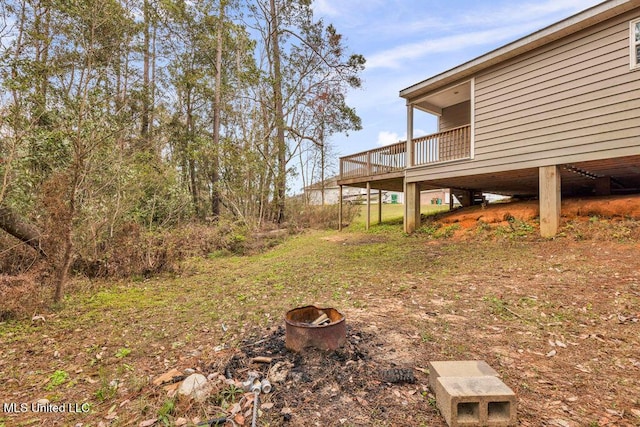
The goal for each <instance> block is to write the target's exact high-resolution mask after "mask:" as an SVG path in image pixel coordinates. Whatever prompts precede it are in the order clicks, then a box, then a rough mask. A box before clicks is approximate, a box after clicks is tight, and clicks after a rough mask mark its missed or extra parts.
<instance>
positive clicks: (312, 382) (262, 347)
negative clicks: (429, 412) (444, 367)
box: [224, 326, 416, 425]
mask: <svg viewBox="0 0 640 427" xmlns="http://www.w3.org/2000/svg"><path fill="white" fill-rule="evenodd" d="M346 335H347V336H346V342H345V345H344V346H342V347H340V348H338V349H337V350H334V351H322V350H317V349H313V348H306V349H304V350H303V351H301V352H298V353H296V352H292V351H290V350H288V349H287V348H286V347H285V330H284V328H283V327H278V328H277V329H276V330H275V331H273V332H271V333H270V334H267V335H262V336H257V337H255V338H252V339H246V340H244V341H243V342H242V343H241V345H240V347H239V350H238V351H237V352H236V353H235V354H234V355H233V356H232V357H231V358H230V359H229V361H228V363H227V364H226V366H225V367H224V375H225V376H226V377H227V378H229V379H235V380H241V379H245V378H247V376H248V375H249V373H250V372H258V373H259V374H260V375H261V376H262V377H263V378H268V379H269V380H270V381H271V384H272V385H273V391H272V393H270V394H269V395H264V396H263V397H262V401H263V402H267V403H268V408H269V410H268V411H264V413H263V415H262V417H261V418H260V419H261V422H263V423H268V424H267V425H281V424H284V423H286V424H287V425H312V424H313V423H311V422H310V421H312V420H313V419H314V418H318V419H319V420H322V419H324V420H334V421H336V422H338V420H336V419H335V418H336V417H338V414H342V415H340V416H342V417H344V414H349V418H348V420H347V421H348V422H350V423H354V422H355V423H356V424H357V423H358V418H360V419H361V421H362V422H365V420H369V419H370V418H369V416H370V413H371V412H372V411H374V412H375V413H376V414H377V418H378V419H385V418H386V417H385V412H386V411H387V408H386V407H385V404H384V402H381V401H380V400H381V399H380V396H381V395H385V394H387V393H385V390H387V389H389V388H391V387H397V385H394V384H402V383H409V384H413V383H415V382H416V378H415V375H414V372H413V370H412V369H411V368H406V367H401V366H395V365H394V364H393V363H389V362H386V361H384V362H383V361H378V360H376V357H375V356H376V355H379V354H382V353H383V352H384V351H385V349H384V344H383V343H382V342H380V341H378V340H377V339H376V337H375V336H374V335H373V334H370V333H367V332H364V331H360V330H357V329H356V328H354V327H352V326H347V333H346ZM413 388H414V389H415V387H413ZM392 418H395V417H392ZM342 422H346V421H344V418H343V419H342ZM269 423H270V424H269ZM323 425H326V424H323Z"/></svg>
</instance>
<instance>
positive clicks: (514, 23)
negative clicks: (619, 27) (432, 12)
mask: <svg viewBox="0 0 640 427" xmlns="http://www.w3.org/2000/svg"><path fill="white" fill-rule="evenodd" d="M597 3H599V1H598V0H548V1H544V2H541V3H537V2H536V3H533V2H531V3H522V4H519V5H518V7H513V4H512V3H509V4H508V5H504V6H502V7H498V8H495V6H493V8H488V7H486V6H485V7H484V8H483V9H482V10H477V9H476V10H473V11H469V12H467V13H461V14H454V15H452V17H451V20H449V21H448V22H447V23H446V24H445V23H443V22H440V24H438V22H439V21H437V20H431V21H432V22H431V23H430V26H427V27H425V26H424V25H423V23H421V22H420V21H412V22H408V23H407V22H404V23H403V22H398V23H395V25H394V24H392V25H390V26H389V25H387V26H386V30H387V32H388V31H396V30H397V31H406V29H407V28H411V29H412V30H414V31H417V32H420V31H419V30H420V29H422V31H426V30H427V29H428V30H429V34H428V35H427V37H424V35H423V38H422V40H420V41H414V42H412V43H406V44H399V45H396V46H394V47H392V48H388V49H384V50H382V51H378V52H374V53H372V54H369V55H367V68H368V69H373V68H381V67H382V68H399V67H400V66H401V65H403V64H405V65H406V63H407V61H409V60H415V59H419V58H423V57H425V56H427V55H429V54H433V53H441V52H451V51H457V50H462V49H467V48H469V47H473V46H482V45H495V44H498V43H501V42H506V41H511V40H514V39H516V38H517V37H519V36H521V35H523V34H527V33H530V32H533V31H536V30H539V29H541V28H543V27H545V26H546V25H548V24H549V23H550V22H551V21H553V20H555V19H551V20H550V19H549V15H552V14H558V13H560V12H563V11H565V12H566V15H567V16H568V15H570V14H572V13H575V12H578V11H579V10H583V9H586V8H588V7H590V6H593V5H595V4H597ZM505 23H508V24H507V25H505ZM487 27H488V28H487ZM451 30H456V33H455V34H446V33H447V32H449V33H450V32H451ZM436 34H440V35H439V36H434V37H430V35H436Z"/></svg>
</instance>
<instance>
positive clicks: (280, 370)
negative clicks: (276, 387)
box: [267, 361, 293, 384]
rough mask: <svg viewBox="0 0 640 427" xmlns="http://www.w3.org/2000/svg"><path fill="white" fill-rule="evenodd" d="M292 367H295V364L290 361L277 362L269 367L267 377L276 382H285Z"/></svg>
mask: <svg viewBox="0 0 640 427" xmlns="http://www.w3.org/2000/svg"><path fill="white" fill-rule="evenodd" d="M291 368H293V364H292V363H291V362H289V361H284V362H277V363H275V364H274V365H273V366H272V367H271V368H270V369H269V373H268V374H267V378H269V381H271V382H272V383H274V384H280V383H283V382H285V381H286V380H287V375H289V370H290V369H291Z"/></svg>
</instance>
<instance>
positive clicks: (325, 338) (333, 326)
mask: <svg viewBox="0 0 640 427" xmlns="http://www.w3.org/2000/svg"><path fill="white" fill-rule="evenodd" d="M322 314H326V316H327V317H328V318H329V323H327V324H324V325H313V324H312V322H313V321H314V320H316V319H317V318H318V317H319V316H321V315H322ZM284 321H285V326H286V330H285V334H286V336H285V346H286V347H287V348H288V349H289V350H291V351H295V352H299V351H301V350H303V349H304V348H307V347H315V348H318V349H320V350H325V351H332V350H336V349H338V348H340V347H342V346H343V345H344V343H345V341H346V340H347V324H346V321H345V317H344V316H343V315H342V313H340V312H339V311H338V310H336V309H335V308H318V307H316V306H314V305H308V306H306V307H298V308H294V309H293V310H289V311H288V312H287V313H286V315H285V317H284Z"/></svg>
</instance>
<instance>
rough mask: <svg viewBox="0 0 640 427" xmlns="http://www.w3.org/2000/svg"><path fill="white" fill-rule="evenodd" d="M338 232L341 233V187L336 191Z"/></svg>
mask: <svg viewBox="0 0 640 427" xmlns="http://www.w3.org/2000/svg"><path fill="white" fill-rule="evenodd" d="M338 231H342V185H341V186H340V189H339V191H338Z"/></svg>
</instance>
